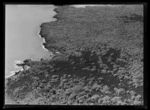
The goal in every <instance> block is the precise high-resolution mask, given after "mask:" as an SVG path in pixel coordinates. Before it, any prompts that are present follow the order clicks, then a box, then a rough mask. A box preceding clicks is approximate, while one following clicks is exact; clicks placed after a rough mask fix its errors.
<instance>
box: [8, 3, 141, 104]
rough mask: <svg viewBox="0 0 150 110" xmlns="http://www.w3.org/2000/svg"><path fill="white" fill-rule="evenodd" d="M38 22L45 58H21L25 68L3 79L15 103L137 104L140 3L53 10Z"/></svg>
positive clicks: (138, 94) (139, 72)
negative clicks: (48, 53) (50, 17)
mask: <svg viewBox="0 0 150 110" xmlns="http://www.w3.org/2000/svg"><path fill="white" fill-rule="evenodd" d="M54 11H55V12H56V13H57V14H56V15H55V16H54V17H55V18H56V19H57V20H56V21H52V22H48V23H43V24H42V25H41V32H40V35H41V36H42V37H43V38H44V39H45V43H44V44H43V45H44V46H45V48H46V49H48V50H49V51H52V52H53V53H56V52H59V54H56V55H55V56H54V57H53V58H52V59H51V60H41V61H32V60H25V61H24V64H23V65H27V66H29V67H30V68H28V69H26V70H24V71H20V72H18V73H17V74H16V75H14V76H12V77H10V78H8V79H7V84H6V93H7V94H8V96H9V97H10V98H11V99H12V100H13V101H15V102H16V103H19V104H46V105H47V104H48V105H49V104H50V105H51V104H75V105H78V104H81V105H82V104H85V105H94V104H98V105H142V104H143V13H142V12H143V7H142V6H140V5H135V6H117V7H86V8H81V9H78V8H74V7H69V6H63V7H58V8H55V9H54Z"/></svg>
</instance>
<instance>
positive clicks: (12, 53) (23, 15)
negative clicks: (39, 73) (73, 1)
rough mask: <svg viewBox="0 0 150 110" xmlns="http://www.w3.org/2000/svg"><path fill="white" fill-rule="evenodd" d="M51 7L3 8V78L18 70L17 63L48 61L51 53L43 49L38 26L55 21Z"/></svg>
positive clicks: (23, 6) (17, 6)
mask: <svg viewBox="0 0 150 110" xmlns="http://www.w3.org/2000/svg"><path fill="white" fill-rule="evenodd" d="M54 8H55V7H54V6H53V5H6V6H5V10H6V11H5V77H8V76H10V75H12V74H14V73H15V71H18V70H20V69H21V68H20V67H17V66H16V63H17V62H21V61H24V60H25V59H32V60H40V59H41V58H43V59H50V54H51V52H49V51H47V50H46V49H44V47H43V46H42V43H43V42H44V40H43V39H42V38H41V37H40V35H39V32H40V25H41V24H42V23H44V22H50V21H55V19H54V18H52V17H53V16H54V15H55V14H56V13H55V12H54V11H53V9H54Z"/></svg>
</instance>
